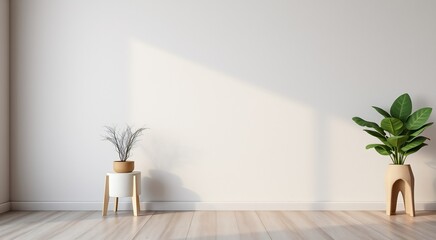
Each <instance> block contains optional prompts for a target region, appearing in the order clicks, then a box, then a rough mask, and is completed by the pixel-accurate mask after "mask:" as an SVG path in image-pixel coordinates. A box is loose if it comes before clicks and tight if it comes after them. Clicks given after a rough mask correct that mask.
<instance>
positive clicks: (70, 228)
mask: <svg viewBox="0 0 436 240" xmlns="http://www.w3.org/2000/svg"><path fill="white" fill-rule="evenodd" d="M0 239H2V240H3V239H32V240H33V239H44V240H45V239H92V240H97V239H177V240H181V239H193V240H199V239H223V240H233V239H250V240H251V239H347V240H350V239H436V212H417V216H416V217H414V218H412V217H409V216H407V215H404V214H401V215H396V216H391V217H389V216H386V215H385V214H384V212H381V211H227V212H222V211H195V212H193V211H187V212H141V215H140V216H138V217H133V216H132V212H130V211H121V212H118V213H117V214H115V213H113V212H110V213H108V216H107V217H102V216H101V212H97V211H93V212H64V211H62V212H60V211H41V212H18V211H17V212H7V213H3V214H0Z"/></svg>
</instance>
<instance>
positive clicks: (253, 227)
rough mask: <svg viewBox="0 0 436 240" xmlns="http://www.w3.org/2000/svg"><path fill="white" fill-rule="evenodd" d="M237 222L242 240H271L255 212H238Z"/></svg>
mask: <svg viewBox="0 0 436 240" xmlns="http://www.w3.org/2000/svg"><path fill="white" fill-rule="evenodd" d="M236 220H237V222H238V228H239V233H240V235H241V239H247V240H248V239H253V240H255V239H260V240H264V239H265V240H266V239H271V238H270V236H269V235H268V232H267V231H266V229H265V226H264V225H263V223H262V221H261V220H260V218H259V216H258V215H257V213H256V212H255V211H238V212H236Z"/></svg>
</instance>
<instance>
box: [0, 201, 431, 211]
mask: <svg viewBox="0 0 436 240" xmlns="http://www.w3.org/2000/svg"><path fill="white" fill-rule="evenodd" d="M102 206H103V203H102V202H11V203H10V205H9V203H8V204H7V205H6V206H4V209H8V210H9V209H11V210H22V211H26V210H27V211H41V210H42V211H50V210H53V211H96V210H97V211H99V210H101V209H102ZM385 206H386V205H385V203H384V202H141V209H142V210H152V211H189V210H205V211H206V210H216V211H223V210H228V211H231V210H241V211H244V210H245V211H247V210H258V211H262V210H271V211H276V210H288V211H290V210H301V211H304V210H327V211H340V210H348V211H358V210H363V211H365V210H385ZM109 208H110V209H112V208H113V203H112V202H110V204H109ZM415 208H416V210H417V211H421V210H436V202H417V203H415ZM1 209H2V205H0V212H1ZM118 209H119V210H131V209H132V204H131V202H120V203H119V208H118ZM397 209H398V210H403V209H404V207H403V204H402V203H398V206H397Z"/></svg>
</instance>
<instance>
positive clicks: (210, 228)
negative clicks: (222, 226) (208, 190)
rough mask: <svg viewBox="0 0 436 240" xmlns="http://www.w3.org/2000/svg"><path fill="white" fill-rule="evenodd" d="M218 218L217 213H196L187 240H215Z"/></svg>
mask: <svg viewBox="0 0 436 240" xmlns="http://www.w3.org/2000/svg"><path fill="white" fill-rule="evenodd" d="M216 218H217V215H216V212H212V211H198V212H195V213H194V216H193V218H192V222H191V227H190V228H189V232H188V236H187V238H186V239H192V240H198V239H202V240H208V239H215V236H216V234H217V231H216Z"/></svg>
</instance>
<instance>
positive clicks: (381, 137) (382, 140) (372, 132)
mask: <svg viewBox="0 0 436 240" xmlns="http://www.w3.org/2000/svg"><path fill="white" fill-rule="evenodd" d="M363 131H365V132H367V133H368V134H369V135H371V136H373V137H376V138H378V139H379V140H380V141H381V142H382V143H384V144H385V145H388V144H389V143H388V141H387V140H386V136H384V135H381V134H380V133H378V132H376V131H373V130H368V129H364V130H363Z"/></svg>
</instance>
